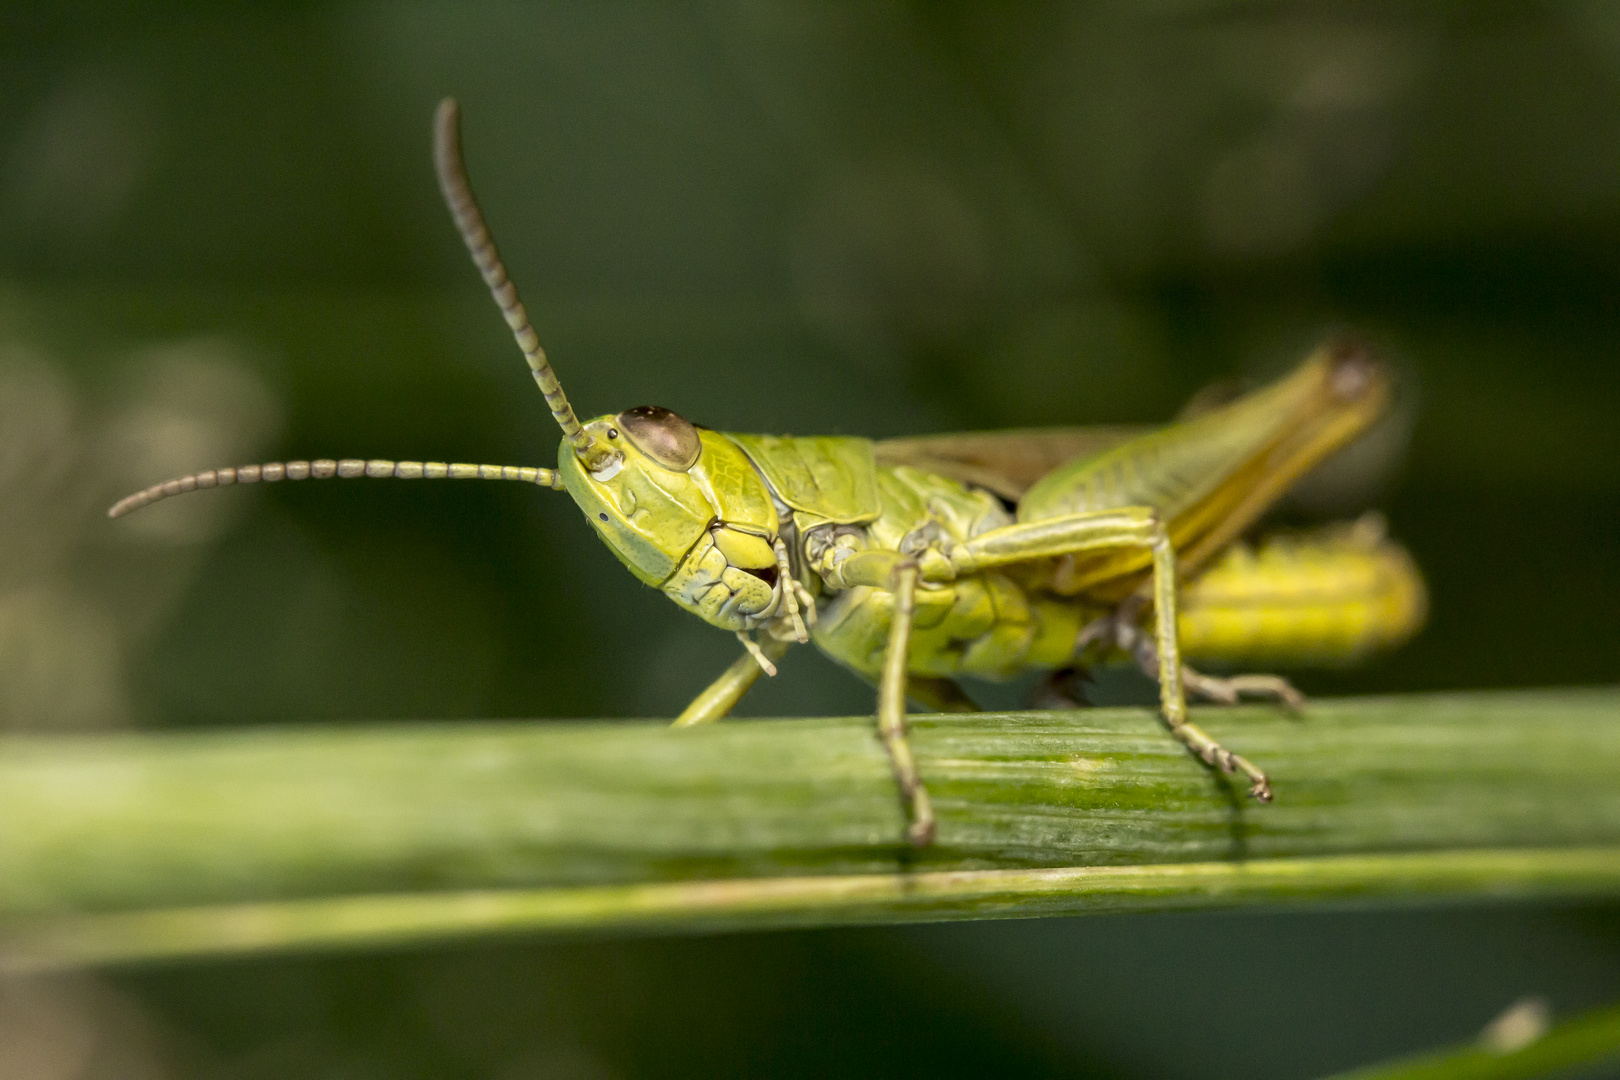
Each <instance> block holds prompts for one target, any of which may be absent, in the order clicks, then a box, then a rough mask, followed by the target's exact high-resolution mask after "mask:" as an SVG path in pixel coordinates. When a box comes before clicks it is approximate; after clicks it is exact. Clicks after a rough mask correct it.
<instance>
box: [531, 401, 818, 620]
mask: <svg viewBox="0 0 1620 1080" xmlns="http://www.w3.org/2000/svg"><path fill="white" fill-rule="evenodd" d="M584 429H585V431H586V432H588V433H589V434H590V435H591V437H592V441H593V443H599V444H600V445H603V446H605V447H608V448H611V450H612V454H611V456H608V457H607V458H606V460H604V461H602V462H601V464H598V465H597V466H596V467H595V468H592V467H591V463H590V462H589V461H588V459H587V458H586V456H585V455H583V454H580V453H578V452H576V451H575V450H574V447H573V444H571V443H569V442H568V441H566V440H565V441H564V442H563V445H562V446H561V447H560V448H559V453H558V465H559V471H560V472H561V474H562V483H563V487H564V489H566V490H567V492H568V493H569V494H570V495H572V496H573V497H574V502H576V503H577V504H578V505H579V508H580V509H581V510H582V511H584V513H585V516H586V518H587V519H588V520H589V521H590V523H591V526H592V527H593V528H594V529H595V530H596V532H597V535H598V536H600V537H601V538H602V540H603V542H604V543H606V544H607V546H608V547H609V548H611V549H612V551H613V553H614V554H615V555H617V556H618V557H619V561H620V562H622V563H624V565H625V566H627V567H629V568H630V572H631V573H633V574H635V575H636V577H638V578H640V579H641V580H642V581H644V582H646V583H647V584H648V585H652V586H655V587H657V588H659V589H661V590H662V591H663V592H664V593H665V594H666V595H668V596H669V598H670V599H672V600H674V601H675V602H676V603H677V604H679V605H680V606H682V607H684V608H686V609H687V610H688V611H691V612H692V613H693V614H695V615H697V616H699V617H700V618H702V619H703V620H704V621H705V622H709V623H712V624H714V625H715V626H719V627H722V628H724V629H727V630H751V629H754V628H755V627H758V626H760V625H761V624H763V623H765V622H767V621H769V620H770V619H771V618H772V617H773V616H774V615H775V614H776V612H777V610H778V608H779V607H780V605H781V594H782V590H783V588H784V587H785V586H786V583H785V582H780V581H778V572H777V559H776V552H775V550H774V549H773V547H772V543H773V541H774V540H775V539H776V537H777V529H778V524H779V523H778V520H777V515H776V508H775V505H774V504H773V503H772V501H771V497H770V491H769V490H768V489H767V488H766V486H765V482H764V480H762V479H761V478H760V476H759V473H758V472H756V471H755V470H754V468H753V466H752V465H750V464H749V463H748V460H747V458H746V457H744V455H743V453H742V451H741V450H740V449H739V448H738V447H737V445H736V444H735V443H733V442H732V441H731V440H730V439H727V438H726V437H725V436H723V435H719V434H717V433H715V432H712V431H705V430H700V429H699V428H697V427H695V426H694V425H692V424H691V423H689V422H688V421H687V420H685V419H684V418H683V417H681V416H679V415H677V414H675V413H673V412H670V411H669V410H668V409H662V408H659V407H657V406H652V405H644V406H641V407H639V408H635V409H629V410H627V411H625V412H622V413H619V414H618V415H617V416H601V417H598V418H596V419H595V420H592V421H590V422H589V423H587V424H585V425H584Z"/></svg>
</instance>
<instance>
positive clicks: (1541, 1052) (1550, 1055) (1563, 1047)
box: [1327, 1005, 1620, 1080]
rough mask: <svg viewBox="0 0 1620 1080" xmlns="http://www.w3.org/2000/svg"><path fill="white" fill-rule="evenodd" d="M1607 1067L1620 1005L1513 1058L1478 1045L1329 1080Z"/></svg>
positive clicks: (1467, 1077)
mask: <svg viewBox="0 0 1620 1080" xmlns="http://www.w3.org/2000/svg"><path fill="white" fill-rule="evenodd" d="M1604 1062H1615V1063H1620V1005H1611V1006H1608V1007H1607V1008H1603V1009H1596V1010H1593V1011H1592V1012H1589V1013H1584V1014H1582V1015H1580V1016H1577V1017H1575V1018H1574V1019H1572V1020H1566V1021H1565V1022H1564V1023H1562V1024H1558V1025H1557V1026H1555V1027H1554V1028H1553V1029H1552V1030H1551V1031H1549V1032H1547V1034H1545V1035H1543V1036H1542V1037H1541V1038H1539V1039H1537V1040H1536V1041H1535V1042H1533V1043H1530V1044H1529V1045H1528V1046H1525V1047H1523V1048H1521V1049H1518V1050H1515V1051H1513V1052H1511V1053H1499V1052H1493V1051H1491V1050H1489V1049H1486V1048H1485V1047H1483V1046H1481V1045H1478V1044H1474V1045H1470V1046H1465V1047H1461V1048H1459V1049H1455V1050H1449V1051H1442V1052H1440V1053H1435V1054H1422V1055H1419V1056H1417V1057H1411V1058H1404V1059H1402V1060H1400V1061H1394V1062H1388V1063H1385V1064H1381V1065H1373V1066H1370V1067H1368V1068H1365V1069H1356V1070H1354V1071H1352V1072H1347V1073H1337V1074H1335V1075H1334V1076H1332V1077H1328V1078H1327V1080H1532V1078H1535V1077H1546V1076H1552V1075H1554V1074H1557V1073H1562V1072H1564V1071H1565V1070H1569V1069H1577V1068H1580V1067H1582V1066H1589V1065H1597V1064H1600V1063H1604Z"/></svg>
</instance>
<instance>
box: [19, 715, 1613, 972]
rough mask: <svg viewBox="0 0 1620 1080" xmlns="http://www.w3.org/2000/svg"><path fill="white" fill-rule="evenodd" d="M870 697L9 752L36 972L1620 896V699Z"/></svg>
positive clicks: (29, 959) (24, 939) (23, 952)
mask: <svg viewBox="0 0 1620 1080" xmlns="http://www.w3.org/2000/svg"><path fill="white" fill-rule="evenodd" d="M1199 722H1200V723H1201V724H1204V725H1205V726H1206V727H1207V728H1208V729H1210V730H1211V733H1212V734H1214V735H1215V736H1216V737H1217V738H1219V739H1220V740H1221V741H1222V742H1223V743H1225V744H1226V745H1229V746H1232V747H1233V748H1235V749H1239V750H1240V751H1241V752H1242V753H1244V754H1245V756H1248V757H1250V758H1251V759H1253V760H1255V761H1257V762H1259V763H1261V764H1262V765H1263V766H1264V767H1265V768H1267V769H1268V771H1269V772H1270V773H1271V775H1272V777H1273V779H1274V781H1275V786H1276V791H1277V801H1276V803H1275V804H1273V805H1271V806H1265V807H1262V806H1258V805H1256V804H1254V803H1252V802H1250V801H1248V800H1246V799H1245V798H1243V796H1242V790H1241V787H1240V786H1238V785H1234V784H1232V783H1230V782H1228V780H1227V779H1226V778H1224V777H1220V776H1217V775H1215V774H1212V773H1211V772H1210V771H1208V770H1207V769H1205V768H1204V767H1203V766H1201V765H1200V764H1198V763H1197V762H1196V761H1195V760H1193V759H1192V758H1190V757H1189V756H1188V755H1187V754H1186V753H1185V751H1183V750H1181V749H1180V748H1179V747H1178V746H1177V745H1176V744H1175V743H1173V742H1172V741H1171V740H1170V739H1169V737H1168V736H1167V735H1166V733H1165V732H1164V730H1163V728H1162V726H1161V725H1160V724H1159V722H1158V720H1157V719H1156V718H1155V717H1154V716H1153V715H1152V714H1150V713H1148V712H1146V711H1142V710H1115V709H1109V710H1103V709H1097V710H1088V711H1082V712H1064V713H1017V714H968V715H961V714H954V715H948V716H946V715H941V716H914V717H913V718H912V732H913V736H912V737H913V742H914V745H915V748H916V751H917V756H918V760H919V763H920V765H921V768H922V772H923V775H924V776H925V777H926V778H927V779H928V782H929V785H930V787H931V789H932V790H933V792H934V795H935V799H936V805H937V808H938V814H939V838H938V840H937V842H936V843H935V844H934V845H933V846H932V847H930V848H927V849H925V850H923V851H920V852H916V851H912V850H911V849H910V848H909V847H908V846H907V845H906V843H905V832H904V830H905V817H904V813H903V808H902V806H901V804H900V801H899V798H898V796H897V794H896V792H895V789H894V786H893V780H892V776H891V773H890V770H889V765H888V761H887V759H886V757H885V755H884V753H883V749H882V746H881V744H880V743H879V742H878V740H877V737H876V733H875V730H874V728H873V724H872V721H871V720H870V719H869V718H854V719H837V720H782V721H768V722H736V723H729V724H721V725H714V726H707V727H700V728H691V729H684V730H679V731H673V730H670V729H668V728H667V727H665V726H664V725H662V724H654V723H642V722H632V723H600V722H598V723H585V724H573V723H501V724H491V723H435V724H419V723H399V724H393V725H389V726H386V727H385V726H366V727H346V728H337V727H327V728H292V727H288V728H277V729H264V730H255V731H238V732H231V731H225V732H210V733H185V734H155V735H117V736H101V737H74V738H69V737H54V738H21V737H14V738H10V739H7V740H3V741H0V822H4V823H5V826H4V829H3V830H0V956H3V957H4V958H6V960H7V962H9V964H10V965H11V966H13V967H24V966H25V967H38V966H51V965H55V964H63V963H74V962H88V961H97V960H113V959H132V958H138V957H155V956H174V955H186V954H197V953H210V952H221V951H241V950H247V949H271V948H284V947H311V946H317V945H319V946H340V945H356V944H362V943H376V942H382V941H398V940H407V939H425V938H431V937H442V936H448V935H460V934H471V933H481V932H494V931H508V932H510V931H514V930H520V929H527V930H537V929H561V928H566V929H580V928H589V927H601V928H607V927H626V926H635V927H658V928H672V929H677V928H718V927H734V926H778V925H789V924H792V925H824V924H833V923H851V922H881V921H902V920H910V921H917V920H926V919H945V918H988V917H1008V916H1018V915H1044V914H1065V913H1074V912H1082V911H1109V910H1125V909H1147V908H1158V909H1164V908H1188V907H1212V906H1233V905H1248V904H1269V903H1281V902H1292V901H1312V900H1324V899H1330V900H1337V901H1345V900H1370V899H1378V898H1405V899H1408V900H1410V899H1415V898H1425V897H1433V898H1439V897H1447V896H1451V897H1457V896H1475V897H1488V896H1533V895H1540V896H1569V895H1617V894H1620V784H1617V783H1616V779H1617V778H1620V691H1614V690H1584V691H1576V690H1565V691H1537V692H1520V693H1496V694H1469V695H1443V696H1427V697H1404V698H1386V699H1356V700H1339V701H1324V702H1318V703H1315V704H1313V705H1312V706H1310V707H1309V708H1308V709H1307V710H1306V712H1305V713H1304V715H1303V716H1302V717H1291V716H1289V715H1287V714H1284V713H1281V712H1280V711H1278V710H1275V709H1270V708H1242V709H1229V710H1213V709H1210V710H1200V715H1199Z"/></svg>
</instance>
